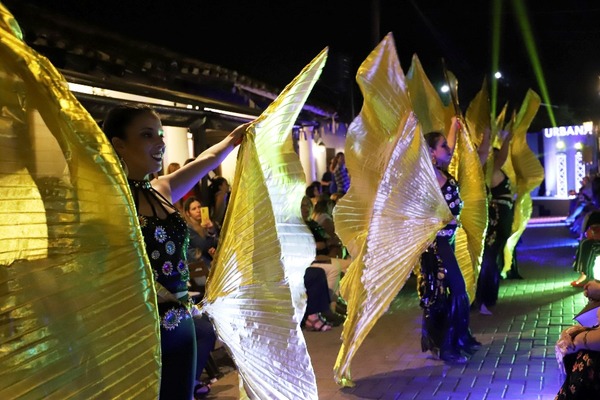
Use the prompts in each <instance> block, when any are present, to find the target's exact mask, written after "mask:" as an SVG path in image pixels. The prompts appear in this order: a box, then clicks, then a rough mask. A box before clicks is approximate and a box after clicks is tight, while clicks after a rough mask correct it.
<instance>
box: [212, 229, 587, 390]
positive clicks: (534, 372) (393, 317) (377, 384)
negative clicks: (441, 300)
mask: <svg viewBox="0 0 600 400" xmlns="http://www.w3.org/2000/svg"><path fill="white" fill-rule="evenodd" d="M575 245H576V241H575V240H574V239H573V238H572V236H571V235H570V234H569V231H568V228H567V227H566V226H565V225H562V224H561V223H558V224H556V223H550V224H530V226H529V227H528V228H527V230H526V231H525V233H524V234H523V240H522V243H521V244H520V245H519V247H518V251H517V257H518V258H517V259H518V262H519V268H520V271H521V274H522V275H523V276H524V277H525V279H524V280H504V281H501V287H500V299H499V301H498V305H497V306H496V307H495V308H494V309H493V312H494V315H493V316H483V315H480V314H479V313H478V312H472V313H471V329H472V331H473V334H474V335H475V336H476V337H477V339H478V340H480V341H481V342H482V343H483V347H482V349H481V350H480V351H479V352H477V353H476V354H475V355H474V356H473V357H472V358H471V359H470V360H469V362H468V363H467V364H465V365H462V366H448V365H445V364H443V363H442V362H440V361H437V360H434V359H432V358H431V357H430V356H429V355H428V353H421V351H420V344H419V343H420V342H419V340H420V321H421V310H420V309H419V306H418V299H417V295H416V290H415V288H416V282H415V280H414V278H411V279H409V281H408V282H407V284H406V285H405V286H404V288H403V289H402V290H401V291H400V293H399V294H398V296H397V298H396V299H395V300H394V302H393V303H392V306H391V307H390V309H389V311H388V312H387V313H386V314H385V315H384V316H383V317H382V318H381V319H380V320H379V321H378V322H377V324H376V326H375V327H374V328H373V330H372V331H371V332H370V334H369V335H368V336H367V338H366V340H365V341H364V343H363V344H362V346H361V348H360V349H359V351H358V353H357V354H356V356H355V357H354V359H353V362H352V377H353V379H354V381H355V383H356V386H355V387H353V388H342V387H339V386H338V385H336V383H335V381H334V380H333V372H332V371H333V365H334V363H335V359H336V357H337V352H338V350H339V346H340V340H339V337H340V333H341V329H342V328H341V327H337V328H334V329H333V330H332V331H330V332H305V337H306V341H307V344H308V348H309V353H310V355H311V358H312V362H313V366H314V369H315V373H316V376H317V384H318V387H319V398H320V399H327V400H340V399H382V400H388V399H389V400H396V399H415V400H432V399H447V400H450V399H452V400H458V399H460V400H466V399H468V400H483V399H485V400H493V399H511V400H517V399H523V400H528V399H542V400H546V399H553V398H554V395H555V394H556V392H557V391H558V388H559V387H560V385H561V383H562V382H560V381H559V376H558V369H557V364H556V359H555V357H554V344H555V342H556V340H557V338H558V334H559V332H560V331H561V330H562V329H563V328H564V327H566V326H569V325H571V324H572V317H573V315H574V314H575V313H576V312H577V311H579V310H580V309H581V308H583V306H584V304H585V302H586V299H585V298H584V296H583V294H582V292H581V289H575V288H572V287H571V286H570V285H569V283H570V282H571V281H572V280H573V279H575V278H576V277H577V274H576V273H575V272H574V271H573V270H572V268H571V263H572V260H573V255H574V252H575V247H574V246H575ZM238 394H239V391H238V375H237V373H235V372H229V373H227V374H226V375H225V377H223V378H222V379H220V380H219V381H217V382H216V383H215V384H214V385H213V390H212V393H211V395H210V396H209V397H208V398H209V399H230V400H233V399H237V398H238Z"/></svg>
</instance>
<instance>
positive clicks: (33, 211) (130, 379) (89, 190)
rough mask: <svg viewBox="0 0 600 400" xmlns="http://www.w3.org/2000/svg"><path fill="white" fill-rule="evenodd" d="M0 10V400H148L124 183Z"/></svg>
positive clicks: (145, 283) (148, 294) (151, 297)
mask: <svg viewBox="0 0 600 400" xmlns="http://www.w3.org/2000/svg"><path fill="white" fill-rule="evenodd" d="M18 32H19V29H18V24H17V23H16V22H15V21H14V19H13V18H12V15H11V14H10V13H9V11H8V10H7V9H6V8H4V7H3V6H2V5H1V4H0V60H2V61H1V62H0V150H1V152H2V156H1V157H0V215H1V218H0V320H1V321H2V323H1V324H0V382H1V384H0V398H2V399H16V398H20V399H34V398H44V399H66V398H81V399H83V398H85V399H93V398H120V399H128V398H131V399H133V398H135V399H138V398H148V399H149V398H157V396H158V383H159V379H160V373H159V372H160V338H159V325H158V314H157V310H156V304H155V302H156V294H155V292H154V288H153V285H152V281H153V279H152V272H151V270H150V266H149V263H148V259H147V257H146V256H145V252H144V244H143V238H142V235H141V231H140V229H139V225H138V221H137V217H136V212H135V207H134V204H133V202H132V198H131V194H130V192H129V188H128V185H127V182H126V180H125V176H124V174H123V171H122V169H121V166H120V164H119V162H118V159H117V157H116V155H115V153H114V151H113V149H112V146H111V145H110V143H109V142H108V140H107V139H106V138H105V136H104V134H103V133H102V132H101V131H100V129H99V127H98V125H97V124H96V122H95V121H94V120H93V119H92V117H91V116H90V115H89V114H88V113H87V112H86V110H85V109H84V108H83V107H82V106H81V104H79V102H78V101H77V100H76V99H75V97H74V96H73V95H72V94H71V93H70V92H69V90H68V87H67V83H66V81H65V80H64V77H63V76H62V75H61V74H60V73H59V72H58V71H57V70H56V69H55V68H54V67H53V66H52V65H51V64H50V62H49V61H48V60H47V59H46V58H44V57H42V56H40V55H39V54H37V53H36V52H35V51H34V50H32V49H31V48H29V47H28V46H27V45H26V44H25V43H24V42H23V41H22V40H21V39H20V37H19V36H18Z"/></svg>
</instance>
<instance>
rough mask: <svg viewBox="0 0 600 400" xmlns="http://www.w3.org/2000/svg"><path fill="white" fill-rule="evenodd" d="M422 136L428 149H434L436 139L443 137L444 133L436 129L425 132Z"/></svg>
mask: <svg viewBox="0 0 600 400" xmlns="http://www.w3.org/2000/svg"><path fill="white" fill-rule="evenodd" d="M423 136H424V137H425V143H427V146H429V148H430V149H435V146H436V145H437V142H438V140H440V138H442V137H444V135H443V134H442V133H441V132H438V131H433V132H427V133H426V134H425V135H423Z"/></svg>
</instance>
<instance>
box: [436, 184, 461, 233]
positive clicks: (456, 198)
mask: <svg viewBox="0 0 600 400" xmlns="http://www.w3.org/2000/svg"><path fill="white" fill-rule="evenodd" d="M441 191H442V195H443V196H444V200H446V203H447V204H448V208H450V212H451V213H452V215H454V217H455V218H456V221H452V222H451V223H449V224H448V225H446V226H445V227H444V229H442V230H441V231H440V232H442V233H443V232H445V234H444V235H442V236H452V235H453V234H454V232H455V231H456V228H457V222H458V217H459V216H460V211H461V210H462V207H463V202H462V200H461V199H460V192H459V190H458V183H457V182H456V180H455V179H454V178H453V177H452V176H448V179H447V180H446V183H444V186H442V187H441ZM439 235H440V234H439V233H438V236H439Z"/></svg>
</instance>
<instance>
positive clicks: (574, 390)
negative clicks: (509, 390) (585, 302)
mask: <svg viewBox="0 0 600 400" xmlns="http://www.w3.org/2000/svg"><path fill="white" fill-rule="evenodd" d="M584 295H585V296H586V297H588V298H589V299H590V300H596V301H600V282H599V281H591V282H588V283H587V284H586V285H585V287H584ZM555 350H556V359H557V361H558V365H559V368H560V369H561V372H562V375H563V376H565V379H564V382H563V385H562V386H561V388H560V389H559V391H558V394H557V395H556V397H555V399H558V400H562V399H600V379H598V377H599V376H600V328H598V326H597V325H596V326H595V327H584V326H581V325H574V326H571V327H570V328H568V329H565V330H564V331H562V332H561V334H560V338H559V340H558V341H557V343H556V347H555Z"/></svg>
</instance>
